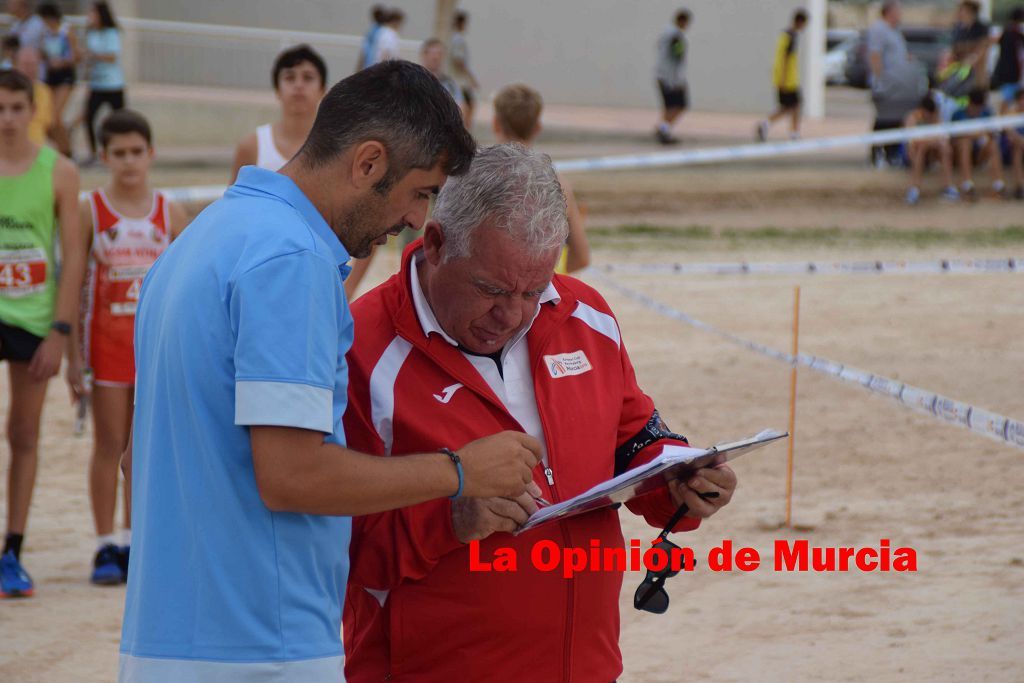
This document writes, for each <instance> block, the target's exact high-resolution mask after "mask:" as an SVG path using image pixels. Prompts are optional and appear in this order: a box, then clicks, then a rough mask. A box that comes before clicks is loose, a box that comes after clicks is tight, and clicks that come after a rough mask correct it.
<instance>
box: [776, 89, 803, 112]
mask: <svg viewBox="0 0 1024 683" xmlns="http://www.w3.org/2000/svg"><path fill="white" fill-rule="evenodd" d="M779 106H780V107H782V108H783V109H795V108H796V107H799V106H800V91H799V90H779Z"/></svg>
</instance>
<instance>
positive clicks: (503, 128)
mask: <svg viewBox="0 0 1024 683" xmlns="http://www.w3.org/2000/svg"><path fill="white" fill-rule="evenodd" d="M543 108H544V102H543V100H541V97H540V93H538V92H537V91H536V90H534V89H533V88H531V87H529V86H528V85H523V84H521V83H518V84H516V85H509V86H506V87H504V88H502V89H501V90H500V91H499V92H498V94H497V96H496V97H495V98H494V134H495V135H496V136H497V138H498V141H499V142H518V143H520V144H522V145H525V146H526V147H532V146H533V141H534V139H536V137H537V136H538V135H539V134H540V129H541V125H540V113H541V110H542V109H543ZM558 182H559V183H561V185H562V192H563V193H564V194H565V203H566V207H567V210H568V211H567V213H568V218H569V238H568V239H567V240H566V242H565V248H563V249H562V255H561V256H560V257H559V259H558V264H557V265H556V267H555V272H557V273H562V274H565V273H573V272H576V271H577V270H582V269H584V268H586V267H587V266H588V265H590V245H589V244H588V243H587V231H586V228H585V227H584V226H583V216H582V214H581V213H580V208H579V205H578V204H577V203H576V196H575V194H573V191H572V186H571V185H569V183H568V182H567V181H566V179H565V178H564V177H563V176H561V175H559V176H558Z"/></svg>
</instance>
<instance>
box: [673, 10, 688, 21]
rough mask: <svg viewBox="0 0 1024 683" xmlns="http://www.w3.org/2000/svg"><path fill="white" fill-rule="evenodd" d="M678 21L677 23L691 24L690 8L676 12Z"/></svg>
mask: <svg viewBox="0 0 1024 683" xmlns="http://www.w3.org/2000/svg"><path fill="white" fill-rule="evenodd" d="M676 23H677V24H689V23H690V10H688V9H681V10H679V11H678V12H676Z"/></svg>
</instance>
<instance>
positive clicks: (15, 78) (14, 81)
mask: <svg viewBox="0 0 1024 683" xmlns="http://www.w3.org/2000/svg"><path fill="white" fill-rule="evenodd" d="M0 89H3V90H7V91H10V92H23V93H25V94H26V95H28V101H29V104H32V103H34V102H35V93H34V92H33V88H32V81H31V80H29V78H28V76H26V75H25V74H23V73H21V72H20V71H15V70H14V69H4V70H2V71H0Z"/></svg>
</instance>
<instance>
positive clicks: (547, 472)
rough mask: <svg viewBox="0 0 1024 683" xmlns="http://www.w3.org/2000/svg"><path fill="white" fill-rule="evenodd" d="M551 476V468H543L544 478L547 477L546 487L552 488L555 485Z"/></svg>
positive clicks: (552, 473)
mask: <svg viewBox="0 0 1024 683" xmlns="http://www.w3.org/2000/svg"><path fill="white" fill-rule="evenodd" d="M553 475H554V472H552V471H551V468H550V467H548V466H547V465H545V466H544V476H545V477H547V479H548V486H554V485H555V477H554V476H553Z"/></svg>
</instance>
